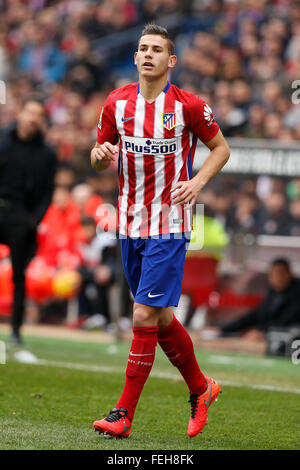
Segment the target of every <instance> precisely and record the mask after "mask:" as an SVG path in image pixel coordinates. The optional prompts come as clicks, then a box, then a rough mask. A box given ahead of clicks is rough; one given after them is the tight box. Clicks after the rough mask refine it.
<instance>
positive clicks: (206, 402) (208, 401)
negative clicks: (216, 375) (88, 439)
mask: <svg viewBox="0 0 300 470" xmlns="http://www.w3.org/2000/svg"><path fill="white" fill-rule="evenodd" d="M209 386H210V390H209V397H208V399H207V400H204V403H205V405H206V406H207V407H208V406H209V403H210V398H211V392H212V385H211V384H209Z"/></svg>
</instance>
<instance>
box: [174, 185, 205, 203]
mask: <svg viewBox="0 0 300 470" xmlns="http://www.w3.org/2000/svg"><path fill="white" fill-rule="evenodd" d="M199 192H200V189H199V187H198V185H197V183H196V181H195V180H194V179H191V180H189V181H179V182H178V183H176V184H175V185H174V186H173V187H172V189H171V193H174V194H173V195H172V203H173V204H176V205H179V206H183V205H185V204H189V205H191V206H193V205H194V204H195V202H196V199H197V197H198V194H199Z"/></svg>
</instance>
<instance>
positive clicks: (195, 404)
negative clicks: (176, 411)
mask: <svg viewBox="0 0 300 470" xmlns="http://www.w3.org/2000/svg"><path fill="white" fill-rule="evenodd" d="M198 397H199V395H197V393H192V395H191V396H190V399H189V400H188V403H190V404H191V417H192V418H195V415H196V412H197V407H198Z"/></svg>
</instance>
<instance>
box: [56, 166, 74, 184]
mask: <svg viewBox="0 0 300 470" xmlns="http://www.w3.org/2000/svg"><path fill="white" fill-rule="evenodd" d="M75 182H76V173H75V170H74V168H73V166H72V165H71V164H70V163H67V162H65V163H61V164H60V165H59V166H58V168H57V171H56V173H55V186H56V187H57V186H59V187H61V188H66V189H69V190H71V189H72V188H73V186H75Z"/></svg>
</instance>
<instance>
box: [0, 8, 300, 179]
mask: <svg viewBox="0 0 300 470" xmlns="http://www.w3.org/2000/svg"><path fill="white" fill-rule="evenodd" d="M0 10H1V15H0V79H1V80H4V81H5V82H6V84H7V99H6V105H5V106H4V107H2V109H1V115H0V126H4V125H6V124H8V123H9V122H11V121H12V120H13V119H14V116H15V115H16V113H17V112H18V109H19V106H20V100H21V99H22V98H23V97H24V96H27V95H28V94H29V93H30V92H31V91H33V90H35V91H36V90H39V91H40V92H42V93H43V94H44V95H45V97H46V101H47V112H48V117H49V128H48V131H47V138H48V141H49V142H50V143H52V144H53V145H55V146H56V147H57V149H58V152H59V158H60V160H61V161H71V162H72V164H73V165H74V166H75V168H76V170H77V171H78V172H79V173H80V174H83V173H84V172H86V171H88V169H89V158H88V155H89V151H90V148H91V145H92V144H93V142H94V141H95V136H96V124H97V121H98V119H99V111H100V109H101V105H102V103H103V101H104V100H105V98H106V96H107V94H108V93H109V92H110V91H111V90H112V89H114V88H116V87H118V86H121V85H123V84H125V83H127V82H128V81H132V80H135V79H136V78H137V76H136V73H135V67H134V64H133V60H132V52H133V51H134V48H135V46H136V44H135V43H136V40H137V37H138V34H139V31H140V30H141V29H142V25H143V24H144V23H145V22H147V21H159V22H160V23H163V24H166V25H167V26H168V24H169V23H170V27H169V29H170V32H171V35H172V37H173V39H174V41H175V45H176V53H177V55H178V57H179V63H178V65H177V67H176V68H175V70H174V72H173V75H172V77H171V79H172V82H173V83H175V84H177V85H179V86H180V87H182V88H185V89H188V90H191V91H193V92H195V93H196V94H199V95H200V96H201V97H202V98H203V99H205V100H206V101H207V102H208V103H209V104H210V105H211V107H212V108H213V111H214V114H215V118H216V120H217V122H218V123H219V124H220V126H221V128H222V130H223V132H224V134H225V135H226V136H244V137H254V138H267V139H279V140H281V141H284V142H289V141H293V140H298V139H299V138H300V119H299V118H300V111H299V109H298V108H299V107H298V106H295V105H293V103H292V98H291V97H292V94H293V92H295V90H294V89H293V88H292V83H293V81H294V80H297V79H299V76H300V2H299V1H298V0H268V1H266V0H241V1H235V0H223V1H221V0H193V1H190V2H185V1H183V0H72V1H71V0H60V1H57V0H5V1H4V0H0ZM174 15H175V16H176V21H175V20H174ZM170 18H173V20H172V21H173V22H172V23H171V22H170ZM168 22H169V23H168ZM139 26H140V29H139ZM134 27H137V28H138V29H137V30H136V32H135V33H134V35H133V36H132V34H131V31H132V30H134ZM122 32H125V33H126V37H124V36H122V38H124V41H123V40H122V43H121V45H120V42H117V43H114V42H113V41H112V42H111V43H110V42H109V38H112V37H115V35H116V33H120V34H122ZM126 38H128V39H126ZM105 41H106V42H105ZM107 41H108V42H107ZM104 42H105V44H106V47H105V48H103V47H102V46H103V44H104Z"/></svg>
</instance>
